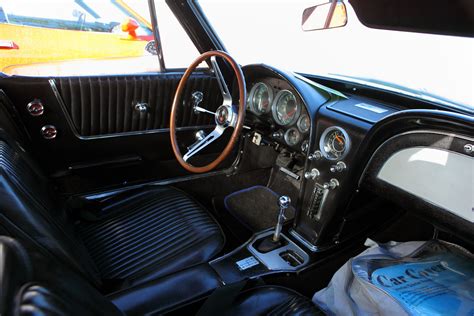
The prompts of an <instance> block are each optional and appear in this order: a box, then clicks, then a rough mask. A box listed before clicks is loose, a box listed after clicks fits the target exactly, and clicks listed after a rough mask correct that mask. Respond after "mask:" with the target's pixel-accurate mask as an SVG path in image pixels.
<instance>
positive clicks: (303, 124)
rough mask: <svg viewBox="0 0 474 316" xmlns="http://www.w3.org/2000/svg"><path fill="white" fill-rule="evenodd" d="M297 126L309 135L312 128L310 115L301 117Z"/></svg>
mask: <svg viewBox="0 0 474 316" xmlns="http://www.w3.org/2000/svg"><path fill="white" fill-rule="evenodd" d="M296 126H298V129H299V130H300V132H301V133H307V132H308V131H309V127H310V126H311V123H310V120H309V116H308V114H303V115H301V116H300V118H299V119H298V122H297V123H296Z"/></svg>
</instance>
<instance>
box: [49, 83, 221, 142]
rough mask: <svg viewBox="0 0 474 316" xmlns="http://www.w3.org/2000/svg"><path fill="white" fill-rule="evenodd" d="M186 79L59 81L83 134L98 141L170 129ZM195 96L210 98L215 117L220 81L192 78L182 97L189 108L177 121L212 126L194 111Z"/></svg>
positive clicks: (73, 119) (68, 110) (73, 120)
mask: <svg viewBox="0 0 474 316" xmlns="http://www.w3.org/2000/svg"><path fill="white" fill-rule="evenodd" d="M180 79H181V75H180V74H160V75H158V76H156V75H147V76H101V77H72V78H58V79H56V83H57V86H58V89H59V92H60V94H61V97H62V99H63V101H64V104H65V106H66V110H67V112H68V114H69V115H70V117H71V119H72V122H73V123H74V125H75V127H76V129H77V132H78V133H79V134H80V135H82V136H94V135H103V134H115V133H124V132H134V131H144V130H153V129H160V128H168V127H169V126H168V125H169V115H170V108H171V104H172V101H173V100H172V99H173V96H174V91H175V90H176V87H177V86H178V82H179V80H180ZM194 91H201V92H206V93H204V95H203V96H204V99H203V104H206V108H207V109H209V110H211V111H214V110H216V108H217V106H218V104H219V101H220V99H219V98H220V93H219V92H218V86H217V82H216V80H215V78H214V77H213V76H209V75H193V76H191V77H190V78H189V81H188V83H187V85H186V89H185V91H184V93H183V97H182V99H183V100H187V102H186V103H183V108H182V110H181V111H179V113H178V115H177V119H176V124H177V126H199V125H208V124H209V123H210V121H211V119H212V117H210V116H207V115H196V114H194V112H193V111H192V109H191V107H192V98H191V94H192V93H193V92H194ZM137 103H146V104H147V105H148V107H149V110H148V112H147V113H145V114H140V113H139V112H137V111H134V109H133V106H134V105H135V104H137Z"/></svg>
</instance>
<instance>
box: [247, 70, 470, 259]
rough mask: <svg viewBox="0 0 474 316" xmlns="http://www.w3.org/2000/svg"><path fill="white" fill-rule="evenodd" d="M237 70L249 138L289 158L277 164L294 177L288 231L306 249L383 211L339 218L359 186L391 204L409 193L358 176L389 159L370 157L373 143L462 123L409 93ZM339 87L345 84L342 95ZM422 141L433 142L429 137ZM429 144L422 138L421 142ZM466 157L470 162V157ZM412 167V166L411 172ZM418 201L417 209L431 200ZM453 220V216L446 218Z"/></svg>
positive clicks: (273, 72) (394, 174)
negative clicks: (296, 185)
mask: <svg viewBox="0 0 474 316" xmlns="http://www.w3.org/2000/svg"><path fill="white" fill-rule="evenodd" d="M243 70H244V73H245V77H246V83H247V89H248V90H247V91H248V99H247V115H246V122H245V124H246V126H247V127H248V128H249V129H250V131H251V132H252V133H253V138H252V142H253V143H254V144H257V145H270V146H274V147H275V148H276V149H280V148H284V149H285V151H286V152H290V153H291V154H290V157H293V159H294V160H295V161H294V162H293V163H286V164H285V166H284V168H282V167H281V166H280V170H282V169H285V170H282V171H283V172H284V173H285V174H286V175H287V176H288V175H289V176H291V177H292V178H293V180H298V181H299V182H300V184H301V185H300V190H299V197H298V205H297V208H298V209H299V210H300V211H299V216H298V218H297V220H296V221H295V223H294V226H293V230H292V231H291V233H292V234H294V236H295V237H296V238H297V239H298V240H300V241H301V242H302V243H303V244H305V245H306V246H307V247H308V248H309V249H311V250H313V249H316V250H314V251H317V249H318V247H320V246H321V245H328V244H331V243H334V242H337V240H335V239H334V238H335V236H334V230H335V229H336V227H339V228H337V229H341V230H340V231H339V233H338V236H339V237H337V238H342V237H341V236H343V235H344V233H343V231H344V229H346V230H351V229H352V230H353V231H355V232H357V231H361V230H363V229H364V228H363V227H365V226H367V227H368V226H369V225H371V224H370V222H372V224H373V223H374V222H375V223H376V222H378V221H380V218H383V216H384V212H378V213H374V214H372V215H371V216H370V217H364V221H359V220H358V219H357V218H358V216H359V215H357V216H356V215H353V216H352V217H351V216H349V217H347V218H345V216H346V215H345V214H346V212H347V209H346V208H347V206H348V205H349V204H350V203H352V202H353V201H354V199H357V197H358V195H359V194H358V192H359V190H360V189H361V188H367V189H369V190H370V191H371V192H374V193H376V194H377V195H378V196H384V198H386V199H387V200H393V199H394V197H396V199H395V200H393V202H394V203H400V201H402V200H407V201H408V200H409V198H407V197H406V196H403V195H400V194H396V193H395V192H393V191H391V190H392V189H391V188H388V187H384V186H383V185H381V184H380V183H379V182H380V179H384V178H383V177H382V178H380V177H375V178H374V177H369V176H367V175H365V178H366V179H372V180H370V181H366V182H367V185H366V184H365V183H364V181H365V180H364V181H362V180H361V179H364V174H366V173H374V171H371V168H369V167H368V166H369V164H370V163H373V162H374V161H376V162H378V163H380V162H381V161H382V162H383V161H385V160H387V159H389V157H390V156H384V157H383V158H380V159H376V158H374V159H373V160H370V158H371V157H372V156H373V155H374V153H375V152H376V151H377V148H378V146H381V144H382V143H384V142H385V141H387V140H388V139H389V138H390V137H393V136H395V135H397V133H403V132H404V131H406V130H410V129H418V128H420V126H424V127H425V128H426V127H427V126H431V125H433V126H434V125H437V124H438V125H439V124H440V123H439V122H444V125H443V124H441V125H439V126H436V128H439V129H446V126H448V125H449V124H452V123H453V121H454V120H456V119H459V120H460V122H462V124H461V123H459V122H458V123H457V124H458V126H459V125H463V124H464V125H465V126H469V124H466V123H465V122H466V118H465V116H462V117H461V118H457V117H456V115H457V114H455V113H450V112H447V111H439V110H431V109H430V108H429V104H428V105H427V104H426V103H424V104H423V103H422V104H421V105H418V104H417V103H416V102H417V101H415V100H409V101H410V102H411V104H409V105H407V104H406V103H405V102H406V101H407V99H406V98H403V97H393V96H390V95H387V94H386V93H380V92H376V93H374V94H373V95H369V96H368V95H367V94H366V93H365V92H364V91H362V88H361V87H360V86H351V85H348V84H347V83H344V84H342V85H341V86H340V87H341V88H342V89H341V90H338V91H336V90H335V89H333V86H332V87H331V88H327V87H325V86H323V85H321V84H317V83H314V82H312V81H310V80H309V79H307V78H303V77H302V76H299V75H296V74H294V73H290V72H285V71H281V70H277V69H275V68H272V67H270V66H267V65H249V66H246V67H244V69H243ZM322 82H324V81H322ZM324 83H325V82H324ZM338 88H339V87H338ZM359 89H360V90H359ZM339 91H344V94H342V93H339ZM389 100H390V102H389ZM393 100H396V101H399V102H393ZM415 105H416V106H419V110H416V107H415ZM426 107H427V108H426ZM433 109H436V108H433ZM407 110H408V111H407ZM411 111H417V112H411ZM450 116H453V117H454V118H449V117H450ZM446 117H448V119H446ZM421 118H424V119H426V120H427V121H426V122H425V121H424V120H422V119H421ZM456 128H458V127H456ZM468 134H469V132H468ZM471 139H472V138H471ZM429 142H431V144H435V143H437V141H434V140H432V139H429ZM448 143H450V142H448ZM406 144H407V146H416V143H415V142H413V141H412V140H408V141H407V142H406ZM426 145H427V144H424V146H426ZM432 146H433V145H429V143H428V147H432ZM459 146H461V145H459ZM463 146H464V144H463ZM460 148H462V146H461V147H460ZM473 148H474V145H473ZM457 151H458V152H460V151H461V149H457ZM470 155H471V156H472V154H470ZM470 159H471V160H469V161H471V162H472V157H471V158H470ZM284 161H287V160H284ZM463 161H464V160H463ZM277 162H278V160H277ZM464 164H465V163H464ZM287 169H289V170H287ZM397 170H398V169H397V168H396V167H394V168H391V169H390V171H391V173H389V175H390V176H391V177H389V178H390V179H392V178H393V177H398V176H399V174H397ZM407 170H408V169H407ZM400 172H403V170H400ZM412 174H413V175H416V174H418V173H415V172H414V171H413V172H412ZM409 176H411V175H409ZM374 179H375V180H374ZM397 179H398V178H397ZM425 180H426V179H425ZM410 181H411V180H410ZM385 182H387V181H385ZM392 182H393V181H392ZM370 183H372V184H373V183H377V184H376V186H377V187H378V188H382V187H383V188H384V190H378V189H376V188H374V187H373V185H372V187H371V185H370ZM426 183H430V182H429V181H428V182H426ZM399 187H401V188H404V187H405V183H404V184H403V185H402V184H400V185H399ZM410 190H411V191H410ZM410 190H409V191H408V193H409V194H411V195H413V192H415V191H416V190H415V191H414V190H413V189H412V188H411V187H410ZM405 191H406V190H405ZM416 192H418V191H416ZM432 192H438V191H436V190H432ZM433 194H435V196H436V197H438V196H439V194H438V195H436V193H433ZM402 196H403V197H402ZM423 198H424V199H426V197H421V198H420V197H419V196H418V197H417V199H416V200H413V202H412V204H411V205H412V207H413V209H416V207H415V206H416V205H422V204H423V203H421V202H420V201H422V200H423ZM420 199H421V200H420ZM436 201H437V200H436ZM463 201H464V200H463ZM443 202H444V200H443ZM438 204H439V203H438ZM423 205H424V206H423V208H424V209H426V208H430V207H431V206H430V205H425V204H423ZM404 206H405V205H404ZM436 211H438V210H436ZM445 211H446V210H445V209H443V210H441V212H445ZM375 214H376V215H375ZM385 214H387V213H385ZM378 216H380V217H378ZM350 218H352V219H350ZM435 218H436V216H435ZM349 219H350V220H349ZM456 221H457V219H454V220H453V223H457V222H456ZM467 231H468V230H467Z"/></svg>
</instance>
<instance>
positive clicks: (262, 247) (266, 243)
mask: <svg viewBox="0 0 474 316" xmlns="http://www.w3.org/2000/svg"><path fill="white" fill-rule="evenodd" d="M290 203H291V200H290V198H289V197H288V196H286V195H282V196H280V198H279V199H278V206H279V207H280V212H279V213H278V220H277V223H276V225H275V232H274V233H273V236H272V235H270V236H267V237H265V238H262V239H259V240H257V241H256V242H255V244H254V247H255V249H257V250H258V251H260V252H261V253H267V252H269V251H272V250H274V249H277V248H280V247H282V246H284V245H285V244H287V241H286V240H284V239H283V240H281V238H280V237H281V229H282V228H283V223H284V222H285V220H286V216H285V211H286V209H287V208H288V207H290Z"/></svg>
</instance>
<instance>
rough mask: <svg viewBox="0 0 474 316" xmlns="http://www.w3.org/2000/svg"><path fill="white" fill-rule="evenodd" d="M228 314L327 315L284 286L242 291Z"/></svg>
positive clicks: (273, 315)
mask: <svg viewBox="0 0 474 316" xmlns="http://www.w3.org/2000/svg"><path fill="white" fill-rule="evenodd" d="M226 315H246V316H249V315H272V316H277V315H326V314H325V313H324V312H323V311H322V310H320V309H319V308H318V307H316V305H314V303H313V302H312V301H311V300H310V299H309V298H307V297H304V296H302V295H301V294H299V293H297V292H294V291H292V290H290V289H287V288H283V287H271V286H262V287H258V288H255V289H251V290H248V291H245V292H243V293H241V294H240V295H239V296H238V297H237V299H236V300H235V301H234V303H233V304H232V307H231V309H230V310H229V311H228V313H227V314H226Z"/></svg>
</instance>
